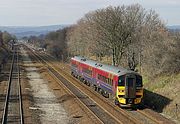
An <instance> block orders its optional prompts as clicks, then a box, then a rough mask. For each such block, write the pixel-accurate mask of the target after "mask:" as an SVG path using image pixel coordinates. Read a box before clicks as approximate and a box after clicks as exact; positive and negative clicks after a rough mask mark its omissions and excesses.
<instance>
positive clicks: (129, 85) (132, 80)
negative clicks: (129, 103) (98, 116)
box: [125, 75, 136, 98]
mask: <svg viewBox="0 0 180 124" xmlns="http://www.w3.org/2000/svg"><path fill="white" fill-rule="evenodd" d="M125 91H126V92H125V97H126V98H135V97H136V77H135V75H126V82H125Z"/></svg>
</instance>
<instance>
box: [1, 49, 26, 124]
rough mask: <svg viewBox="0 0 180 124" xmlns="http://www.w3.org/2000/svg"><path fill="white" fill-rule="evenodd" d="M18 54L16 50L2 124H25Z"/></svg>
mask: <svg viewBox="0 0 180 124" xmlns="http://www.w3.org/2000/svg"><path fill="white" fill-rule="evenodd" d="M18 59H19V58H18V52H17V51H16V50H15V49H14V52H13V58H12V64H11V69H10V73H9V81H8V87H7V92H6V99H5V104H4V109H3V115H2V120H1V124H7V123H20V124H24V119H23V107H22V94H21V84H20V69H19V61H18Z"/></svg>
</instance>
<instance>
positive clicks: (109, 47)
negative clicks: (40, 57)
mask: <svg viewBox="0 0 180 124" xmlns="http://www.w3.org/2000/svg"><path fill="white" fill-rule="evenodd" d="M31 38H32V37H31ZM31 38H30V39H31ZM30 41H38V43H39V44H40V45H41V46H42V47H44V48H46V49H47V50H48V51H49V52H50V53H51V54H52V55H54V56H55V57H57V58H61V59H62V57H64V59H65V58H68V57H71V56H74V55H81V56H87V57H92V56H95V57H96V58H97V59H99V60H100V61H101V60H102V58H103V57H107V58H109V59H110V60H111V61H110V63H109V64H112V65H114V66H123V67H126V68H129V69H131V70H135V69H138V70H139V71H140V72H143V73H146V74H149V75H150V76H155V75H158V74H161V73H177V72H179V71H180V66H179V65H180V54H179V53H180V33H179V32H172V31H171V32H170V31H169V30H168V29H167V27H166V24H165V23H164V22H163V21H162V20H161V18H160V17H159V15H158V14H157V13H156V12H155V11H153V10H146V9H144V8H143V7H142V6H141V5H139V4H133V5H128V6H125V5H122V6H116V7H114V6H109V7H107V8H103V9H98V10H95V11H91V12H89V13H87V14H86V15H84V17H82V18H81V19H80V20H79V21H78V22H77V24H74V25H71V26H70V27H67V28H64V29H60V30H58V31H55V32H50V33H49V34H47V35H45V36H39V37H36V40H30ZM36 43H37V42H36Z"/></svg>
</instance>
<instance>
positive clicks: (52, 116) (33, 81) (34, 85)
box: [21, 49, 70, 124]
mask: <svg viewBox="0 0 180 124" xmlns="http://www.w3.org/2000/svg"><path fill="white" fill-rule="evenodd" d="M21 50H22V53H23V55H24V57H23V61H24V63H25V64H26V65H28V64H29V65H33V63H32V61H31V59H30V58H29V56H28V55H27V53H26V51H24V50H23V49H21ZM26 71H27V77H28V78H29V83H30V86H31V89H30V90H31V92H32V95H33V100H34V101H33V102H34V105H33V106H32V107H29V109H31V110H32V111H33V112H34V113H35V115H37V113H38V115H37V117H35V118H38V120H40V123H43V124H50V123H53V124H67V123H69V120H70V118H69V117H68V113H67V112H66V111H65V109H64V108H63V107H62V105H61V104H60V103H58V100H57V99H56V96H55V95H54V94H53V92H52V90H51V89H50V88H49V87H48V82H47V81H46V80H44V79H43V78H42V77H41V75H40V74H39V73H38V68H36V67H32V66H31V67H27V68H26Z"/></svg>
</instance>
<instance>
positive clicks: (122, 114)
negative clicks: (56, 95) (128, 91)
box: [36, 54, 170, 124]
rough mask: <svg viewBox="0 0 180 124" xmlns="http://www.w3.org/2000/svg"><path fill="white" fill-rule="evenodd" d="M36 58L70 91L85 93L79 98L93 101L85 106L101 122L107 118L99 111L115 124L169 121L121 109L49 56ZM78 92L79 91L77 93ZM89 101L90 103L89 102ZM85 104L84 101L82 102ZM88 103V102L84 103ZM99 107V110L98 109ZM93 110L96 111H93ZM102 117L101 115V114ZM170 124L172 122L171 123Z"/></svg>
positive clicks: (152, 123)
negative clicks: (56, 63) (52, 60)
mask: <svg viewBox="0 0 180 124" xmlns="http://www.w3.org/2000/svg"><path fill="white" fill-rule="evenodd" d="M36 56H37V57H38V58H39V59H40V61H41V62H42V63H44V64H45V65H46V66H47V68H48V69H49V71H50V72H51V73H53V74H54V75H55V76H56V77H57V78H58V79H59V80H61V81H62V82H64V85H66V87H68V89H70V90H71V91H72V90H73V89H80V90H79V91H78V92H83V94H86V96H81V97H80V96H79V98H82V99H87V98H88V99H89V100H91V102H89V103H90V104H89V103H88V102H87V103H88V104H85V105H86V106H90V107H89V109H90V110H91V111H92V112H93V113H94V114H95V115H96V116H97V117H98V118H99V119H101V120H104V119H105V120H106V116H104V115H103V114H102V113H101V115H103V116H104V117H105V118H101V117H100V116H98V114H97V112H96V111H97V110H99V109H101V110H102V111H104V112H106V113H107V117H112V120H113V119H114V120H116V122H115V123H137V124H140V123H148V124H149V123H151V124H162V123H164V122H165V121H167V120H166V119H165V120H164V121H162V120H158V119H157V118H154V117H152V116H151V115H148V114H146V113H144V112H142V111H141V110H137V111H126V110H124V109H121V108H119V107H117V106H115V105H114V104H113V103H112V102H110V101H109V100H107V99H104V98H103V97H102V96H101V95H100V94H98V93H97V92H94V91H93V90H92V89H91V88H89V87H88V86H86V85H82V84H81V83H80V82H79V80H77V79H75V78H73V77H72V76H71V75H70V73H68V72H67V71H65V70H66V68H64V66H63V67H62V65H59V64H58V65H55V64H54V62H53V63H52V62H50V61H49V60H51V59H52V58H51V59H50V57H48V56H47V55H45V54H44V55H42V56H41V57H40V56H39V55H37V54H36ZM60 67H61V68H60ZM69 83H71V84H70V85H73V86H74V87H72V88H69V86H67V84H68V85H69ZM75 92H77V91H75ZM76 96H78V94H76ZM89 100H88V101H89ZM81 101H82V102H83V100H81ZM84 103H86V102H84ZM97 106H98V108H97ZM92 108H93V109H94V110H95V111H93V110H92ZM99 115H100V114H99ZM102 122H103V123H109V122H104V121H102ZM169 122H170V121H169ZM111 123H112V122H111Z"/></svg>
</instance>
